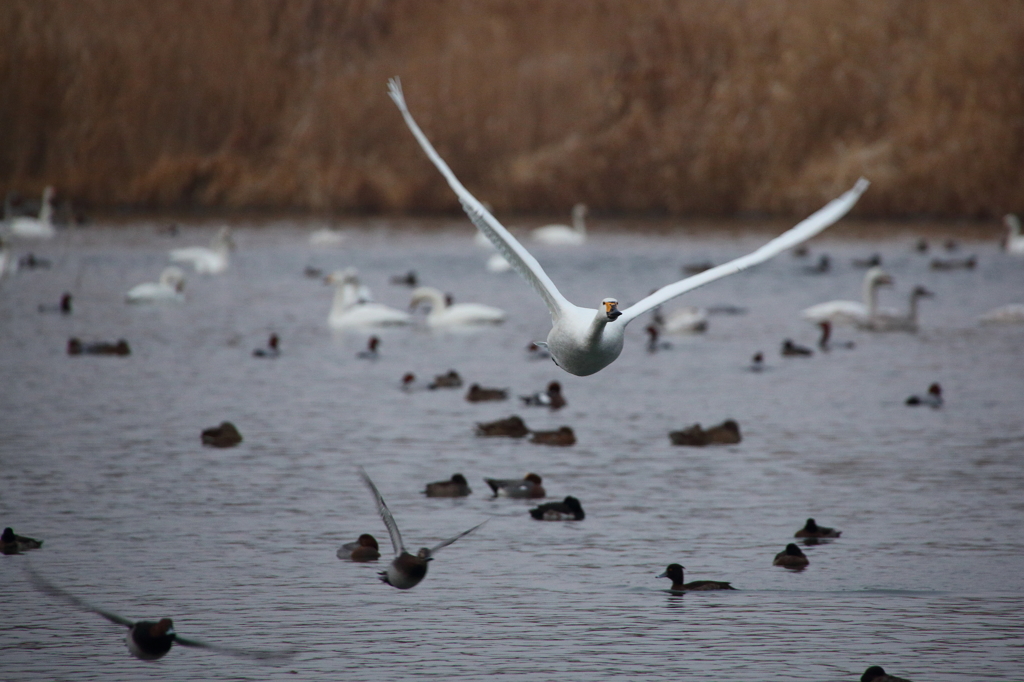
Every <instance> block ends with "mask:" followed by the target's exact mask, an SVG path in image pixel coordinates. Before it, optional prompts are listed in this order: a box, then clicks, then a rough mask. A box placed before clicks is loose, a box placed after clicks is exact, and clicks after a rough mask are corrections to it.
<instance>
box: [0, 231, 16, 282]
mask: <svg viewBox="0 0 1024 682" xmlns="http://www.w3.org/2000/svg"><path fill="white" fill-rule="evenodd" d="M17 269H18V261H17V260H16V259H15V258H14V254H13V253H11V250H10V248H8V246H7V244H6V243H5V242H4V240H3V239H0V279H3V278H4V275H7V274H9V273H13V272H15V271H16V270H17Z"/></svg>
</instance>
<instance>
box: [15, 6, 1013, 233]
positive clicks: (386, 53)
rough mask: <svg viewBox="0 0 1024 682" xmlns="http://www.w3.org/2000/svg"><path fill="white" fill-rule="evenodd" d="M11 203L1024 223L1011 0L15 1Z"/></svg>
mask: <svg viewBox="0 0 1024 682" xmlns="http://www.w3.org/2000/svg"><path fill="white" fill-rule="evenodd" d="M0 25H2V26H5V27H7V32H6V37H5V40H4V41H3V44H2V45H0V85H2V93H3V97H2V101H0V189H2V190H3V191H6V190H11V189H14V190H17V191H20V192H22V193H35V192H37V191H38V190H39V189H40V188H41V187H42V186H43V185H44V184H47V183H52V184H55V185H56V186H57V187H58V189H59V190H60V191H61V192H62V193H63V195H64V196H65V197H68V196H70V197H73V198H74V199H75V200H77V201H78V202H81V203H83V204H85V205H91V206H96V207H112V206H119V205H132V206H140V207H150V208H170V207H182V206H192V207H228V208H240V207H267V208H271V207H272V208H304V209H314V210H336V211H342V210H359V211H409V210H416V211H437V210H446V211H447V210H454V209H455V208H456V203H455V200H454V198H453V196H452V194H451V192H449V191H448V189H447V188H446V187H445V186H444V184H443V182H442V181H441V180H440V178H439V177H438V175H437V173H436V172H435V171H434V170H433V168H432V167H431V166H430V165H429V164H428V162H427V161H426V160H425V159H424V157H423V155H422V153H421V152H420V150H419V149H418V147H417V146H416V145H415V142H414V141H413V139H412V137H411V136H410V135H409V133H408V132H407V131H406V130H405V128H404V125H403V123H402V121H401V118H400V116H399V115H398V113H397V112H396V111H395V109H394V107H393V106H392V104H391V102H390V101H389V100H388V98H387V95H386V89H385V82H386V80H387V78H388V77H389V76H392V75H399V76H401V77H402V79H403V82H404V84H405V88H406V95H407V98H408V100H409V103H410V107H411V109H412V111H413V113H414V115H415V116H416V117H417V118H418V120H419V121H420V123H421V125H422V126H423V128H424V130H425V131H426V132H427V134H428V135H429V136H430V137H431V139H432V140H433V141H434V143H435V144H436V146H437V147H438V150H439V151H440V152H441V154H442V155H443V156H444V157H445V158H446V159H448V160H449V162H450V163H451V165H452V167H453V169H454V170H455V172H456V173H457V174H458V175H459V176H460V177H461V178H462V179H463V180H464V181H465V182H466V184H467V185H468V186H469V187H470V188H471V189H472V190H473V191H474V192H475V193H477V195H478V196H479V197H480V198H481V199H483V200H487V201H489V202H490V203H491V204H493V205H494V206H495V207H496V208H497V209H499V210H500V211H520V212H533V211H558V212H566V213H567V211H568V207H570V206H571V205H572V204H574V203H575V202H577V201H585V202H587V203H589V204H590V205H592V206H593V207H595V208H596V209H598V210H604V211H620V212H658V211H663V212H669V213H673V214H698V213H699V214H711V215H723V214H726V215H727V214H734V213H737V212H760V213H771V214H779V215H782V214H800V213H805V212H807V211H809V210H811V209H813V208H814V207H816V206H818V205H820V204H821V203H822V201H823V200H824V199H826V198H828V197H831V196H833V195H835V194H836V193H837V192H838V191H840V190H841V189H843V188H845V187H847V186H849V185H851V184H852V182H853V180H855V179H856V177H857V176H859V175H862V174H863V175H866V176H868V177H869V178H870V179H872V180H873V181H874V186H873V188H872V190H871V191H870V192H869V193H868V194H867V195H866V196H865V197H864V199H863V200H862V202H861V204H860V205H859V206H858V211H859V212H860V213H861V215H886V216H910V215H920V214H924V215H931V216H974V217H982V216H992V215H999V214H1001V213H1002V212H1004V211H1007V210H1011V209H1012V210H1020V209H1021V208H1024V174H1022V173H1021V172H1020V168H1021V165H1022V162H1024V4H1022V3H1021V2H1019V1H1017V0H989V1H987V2H975V1H972V0H934V1H932V0H902V1H900V0H893V1H891V2H877V1H875V0H817V1H815V2H778V1H777V0H759V1H749V2H741V1H739V0H722V1H719V2H703V1H700V2H698V1H696V0H680V1H670V0H619V1H611V0H589V1H583V0H544V1H540V0H472V1H471V0H351V1H348V2H341V1H337V2H334V1H328V0H259V1H256V0H160V1H159V2H138V0H5V2H3V3H0Z"/></svg>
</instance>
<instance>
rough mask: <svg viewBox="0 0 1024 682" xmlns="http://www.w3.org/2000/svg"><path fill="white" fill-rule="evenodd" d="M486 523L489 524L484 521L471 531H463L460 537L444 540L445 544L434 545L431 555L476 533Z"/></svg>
mask: <svg viewBox="0 0 1024 682" xmlns="http://www.w3.org/2000/svg"><path fill="white" fill-rule="evenodd" d="M488 520H489V519H488ZM484 523H487V521H484V522H483V523H478V524H476V525H475V526H473V527H472V528H470V529H469V530H466V531H463V532H461V533H459V534H458V535H456V536H455V537H453V538H448V539H447V540H444V541H443V542H440V543H438V544H436V545H434V546H433V547H431V548H430V553H431V554H434V552H436V551H437V550H439V549H444V548H445V547H447V546H448V545H450V544H452V543H453V542H455V541H456V540H458V539H459V538H461V537H463V536H465V535H469V534H470V533H472V532H473V531H475V530H476V529H477V528H479V527H480V526H482V525H484Z"/></svg>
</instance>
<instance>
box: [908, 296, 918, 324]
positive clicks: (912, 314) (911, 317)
mask: <svg viewBox="0 0 1024 682" xmlns="http://www.w3.org/2000/svg"><path fill="white" fill-rule="evenodd" d="M920 298H921V295H920V294H918V293H917V292H916V291H915V292H914V293H912V294H910V310H909V311H908V312H907V320H908V321H910V322H917V302H918V300H919V299H920Z"/></svg>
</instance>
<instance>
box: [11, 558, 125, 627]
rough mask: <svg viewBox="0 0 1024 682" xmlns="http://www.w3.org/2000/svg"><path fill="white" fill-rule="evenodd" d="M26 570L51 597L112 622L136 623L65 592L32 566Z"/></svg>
mask: <svg viewBox="0 0 1024 682" xmlns="http://www.w3.org/2000/svg"><path fill="white" fill-rule="evenodd" d="M25 571H26V572H27V573H28V577H29V580H30V581H31V582H32V585H33V586H34V587H35V588H36V589H37V590H39V591H40V592H45V593H46V594H48V595H50V596H51V597H57V598H58V599H62V600H63V601H66V602H67V603H69V604H71V605H72V606H77V607H78V608H80V609H82V610H83V611H92V612H93V613H98V614H99V615H101V616H103V617H104V618H106V619H107V620H109V621H110V622H111V623H117V624H118V625H124V626H125V627H128V628H130V627H132V626H133V625H135V621H133V620H129V619H127V618H125V617H124V616H119V615H117V614H116V613H113V612H111V611H107V610H105V609H101V608H99V607H97V606H93V605H92V604H90V603H89V602H87V601H85V600H84V599H82V598H81V597H76V596H75V595H73V594H71V593H70V592H65V591H64V590H62V589H61V588H59V587H57V586H56V585H54V584H53V583H51V582H50V581H49V580H47V579H46V578H44V577H43V576H41V575H39V574H38V573H36V572H35V571H34V570H33V569H31V568H29V567H27V566H26V568H25Z"/></svg>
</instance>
